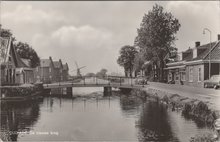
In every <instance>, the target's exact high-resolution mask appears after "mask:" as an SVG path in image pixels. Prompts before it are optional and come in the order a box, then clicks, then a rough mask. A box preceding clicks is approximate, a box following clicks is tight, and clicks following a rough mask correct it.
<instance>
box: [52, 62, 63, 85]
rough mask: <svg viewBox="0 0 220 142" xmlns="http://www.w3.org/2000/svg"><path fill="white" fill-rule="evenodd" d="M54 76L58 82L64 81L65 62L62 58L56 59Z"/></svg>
mask: <svg viewBox="0 0 220 142" xmlns="http://www.w3.org/2000/svg"><path fill="white" fill-rule="evenodd" d="M53 64H54V77H55V81H56V82H60V81H63V80H64V78H63V64H62V61H61V59H59V61H54V62H53Z"/></svg>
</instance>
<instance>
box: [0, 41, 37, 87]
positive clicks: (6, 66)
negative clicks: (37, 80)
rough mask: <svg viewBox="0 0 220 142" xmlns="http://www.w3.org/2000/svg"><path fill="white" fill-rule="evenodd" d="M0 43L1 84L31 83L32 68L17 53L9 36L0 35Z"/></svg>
mask: <svg viewBox="0 0 220 142" xmlns="http://www.w3.org/2000/svg"><path fill="white" fill-rule="evenodd" d="M0 44H1V48H0V64H1V85H19V84H25V83H33V82H34V78H33V76H34V74H33V69H32V68H30V67H29V66H28V65H27V64H25V63H24V61H23V60H22V59H21V58H20V56H19V55H18V54H17V52H16V50H15V48H14V46H13V43H12V40H11V38H9V37H8V38H6V37H4V38H3V37H0Z"/></svg>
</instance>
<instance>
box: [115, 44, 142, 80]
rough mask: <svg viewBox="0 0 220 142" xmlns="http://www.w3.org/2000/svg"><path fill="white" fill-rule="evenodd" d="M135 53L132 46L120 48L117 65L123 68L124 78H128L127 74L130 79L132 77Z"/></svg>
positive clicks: (135, 50)
mask: <svg viewBox="0 0 220 142" xmlns="http://www.w3.org/2000/svg"><path fill="white" fill-rule="evenodd" d="M137 53H138V52H137V49H136V48H135V47H134V46H130V45H126V46H123V47H122V48H121V50H120V56H119V57H118V60H117V63H118V64H119V65H120V66H122V67H124V71H125V76H128V73H129V75H130V77H132V72H133V70H134V60H135V55H136V54H137Z"/></svg>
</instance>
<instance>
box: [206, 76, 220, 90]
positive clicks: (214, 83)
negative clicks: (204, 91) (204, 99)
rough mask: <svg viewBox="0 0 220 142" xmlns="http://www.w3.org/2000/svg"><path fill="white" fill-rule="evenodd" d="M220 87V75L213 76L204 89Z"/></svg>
mask: <svg viewBox="0 0 220 142" xmlns="http://www.w3.org/2000/svg"><path fill="white" fill-rule="evenodd" d="M219 87H220V75H213V76H211V78H210V79H209V80H205V81H204V88H215V89H218V88H219Z"/></svg>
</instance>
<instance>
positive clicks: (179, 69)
mask: <svg viewBox="0 0 220 142" xmlns="http://www.w3.org/2000/svg"><path fill="white" fill-rule="evenodd" d="M178 57H179V59H178V60H177V61H173V62H168V63H167V68H165V69H166V70H167V71H168V81H175V83H178V84H187V85H193V86H203V81H204V80H207V79H209V63H210V64H211V66H210V67H211V72H210V75H211V76H212V75H217V74H220V35H218V41H216V42H212V43H211V44H210V43H209V44H205V45H200V42H196V44H195V47H194V48H192V49H190V48H189V49H188V50H186V51H184V52H182V53H180V54H179V56H178Z"/></svg>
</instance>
